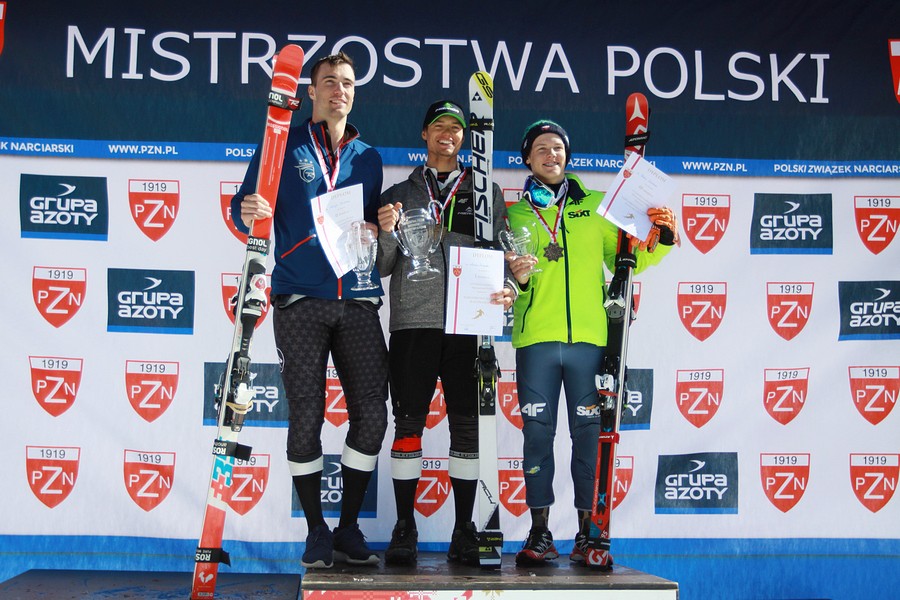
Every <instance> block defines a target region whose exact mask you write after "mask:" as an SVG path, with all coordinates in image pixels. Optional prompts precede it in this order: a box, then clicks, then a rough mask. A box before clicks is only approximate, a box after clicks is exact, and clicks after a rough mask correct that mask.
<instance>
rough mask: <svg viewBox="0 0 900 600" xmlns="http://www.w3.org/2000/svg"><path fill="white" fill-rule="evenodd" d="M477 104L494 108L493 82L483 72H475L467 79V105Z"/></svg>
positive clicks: (487, 74)
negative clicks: (484, 104) (482, 103)
mask: <svg viewBox="0 0 900 600" xmlns="http://www.w3.org/2000/svg"><path fill="white" fill-rule="evenodd" d="M479 102H486V103H487V104H488V105H490V106H494V80H493V79H492V78H491V76H490V74H489V73H486V72H484V71H476V72H474V73H472V76H471V77H470V78H469V105H472V104H477V103H479Z"/></svg>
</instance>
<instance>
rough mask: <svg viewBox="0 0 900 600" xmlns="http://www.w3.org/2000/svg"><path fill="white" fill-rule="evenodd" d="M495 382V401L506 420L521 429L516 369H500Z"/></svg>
mask: <svg viewBox="0 0 900 600" xmlns="http://www.w3.org/2000/svg"><path fill="white" fill-rule="evenodd" d="M500 374H501V377H500V380H499V381H498V382H497V403H498V404H499V405H500V410H501V411H502V412H503V415H504V416H505V417H506V420H507V421H509V422H510V423H512V424H513V425H515V426H516V427H517V428H518V429H522V411H520V410H519V390H518V387H517V386H516V370H515V369H501V370H500Z"/></svg>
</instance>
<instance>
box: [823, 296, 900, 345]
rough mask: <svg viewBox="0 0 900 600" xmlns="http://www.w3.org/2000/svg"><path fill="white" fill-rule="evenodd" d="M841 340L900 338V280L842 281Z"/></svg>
mask: <svg viewBox="0 0 900 600" xmlns="http://www.w3.org/2000/svg"><path fill="white" fill-rule="evenodd" d="M838 302H839V304H840V307H841V332H840V335H839V336H838V339H839V340H896V339H900V281H839V282H838Z"/></svg>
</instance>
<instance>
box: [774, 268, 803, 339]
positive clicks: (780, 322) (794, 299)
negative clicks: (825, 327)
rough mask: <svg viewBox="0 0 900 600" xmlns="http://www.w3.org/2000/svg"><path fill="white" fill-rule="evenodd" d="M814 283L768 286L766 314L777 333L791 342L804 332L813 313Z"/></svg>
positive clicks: (779, 283)
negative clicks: (810, 314)
mask: <svg viewBox="0 0 900 600" xmlns="http://www.w3.org/2000/svg"><path fill="white" fill-rule="evenodd" d="M813 287H814V284H813V283H808V282H803V283H799V282H793V283H787V282H772V283H767V284H766V313H767V315H768V317H769V325H771V326H772V329H774V330H775V333H777V334H778V335H780V336H781V337H783V338H784V339H786V340H788V341H790V340H792V339H794V338H795V337H796V336H797V334H798V333H800V332H801V331H803V328H804V327H806V324H807V322H809V313H810V312H811V311H812V299H813Z"/></svg>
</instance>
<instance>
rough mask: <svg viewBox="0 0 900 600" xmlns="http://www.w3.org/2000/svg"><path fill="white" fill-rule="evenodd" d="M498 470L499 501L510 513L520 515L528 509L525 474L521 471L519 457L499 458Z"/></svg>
mask: <svg viewBox="0 0 900 600" xmlns="http://www.w3.org/2000/svg"><path fill="white" fill-rule="evenodd" d="M498 466H499V467H500V470H499V472H498V474H499V480H500V503H501V504H503V506H504V507H505V508H506V510H508V511H509V513H510V514H511V515H514V516H516V517H521V516H522V515H524V514H525V513H526V512H527V511H528V505H527V504H525V475H524V474H523V473H522V459H521V458H501V459H499V461H498Z"/></svg>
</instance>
